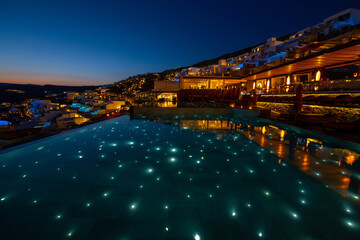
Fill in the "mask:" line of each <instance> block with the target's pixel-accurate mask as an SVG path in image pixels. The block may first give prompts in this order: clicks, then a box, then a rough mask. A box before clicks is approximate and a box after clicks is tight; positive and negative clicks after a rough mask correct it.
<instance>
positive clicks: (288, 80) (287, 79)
mask: <svg viewBox="0 0 360 240" xmlns="http://www.w3.org/2000/svg"><path fill="white" fill-rule="evenodd" d="M286 85H290V76H287V78H286Z"/></svg>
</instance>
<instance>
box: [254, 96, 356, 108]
mask: <svg viewBox="0 0 360 240" xmlns="http://www.w3.org/2000/svg"><path fill="white" fill-rule="evenodd" d="M294 100H295V96H279V95H275V96H271V95H269V96H267V95H261V96H259V99H258V101H259V102H279V103H293V102H294ZM302 101H303V103H304V104H319V105H349V106H350V105H351V106H352V105H355V106H359V105H360V96H356V97H352V96H351V95H348V94H343V95H338V96H332V95H330V94H329V95H309V96H304V97H303V99H302Z"/></svg>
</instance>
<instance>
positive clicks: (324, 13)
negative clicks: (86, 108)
mask: <svg viewBox="0 0 360 240" xmlns="http://www.w3.org/2000/svg"><path fill="white" fill-rule="evenodd" d="M349 7H353V8H360V1H358V0H342V1H339V0H337V1H334V0H320V1H313V0H311V1H309V0H303V1H300V2H299V1H289V0H287V1H275V0H274V1H269V0H266V1H264V0H259V1H240V0H237V1H228V0H221V1H213V0H209V1H196V0H193V1H187V0H184V1H178V0H166V1H157V0H152V1H150V0H131V1H122V0H98V1H93V0H71V1H68V0H61V1H58V0H45V1H38V0H31V1H29V0H0V82H13V83H34V84H64V85H90V84H91V85H93V84H97V85H98V84H105V83H112V82H114V81H119V80H121V79H124V78H126V77H128V76H131V75H136V74H139V73H145V72H161V71H163V70H166V69H170V68H177V67H182V66H188V65H192V64H194V63H197V62H199V61H203V60H207V59H210V58H214V57H217V56H219V55H222V54H225V53H229V52H234V51H237V50H240V49H242V48H245V47H248V46H252V45H255V44H257V43H260V42H263V41H265V40H266V39H267V38H269V37H272V36H282V35H285V34H287V33H291V32H295V31H298V30H301V29H303V28H306V27H308V26H311V25H315V24H317V23H319V22H321V21H322V19H323V18H326V17H328V16H331V15H333V14H335V13H337V12H340V11H342V10H344V9H347V8H349Z"/></svg>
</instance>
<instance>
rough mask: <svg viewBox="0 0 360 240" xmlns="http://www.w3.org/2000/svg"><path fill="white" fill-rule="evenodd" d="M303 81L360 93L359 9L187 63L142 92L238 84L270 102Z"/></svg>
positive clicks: (308, 88) (171, 93)
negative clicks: (208, 61) (204, 62)
mask: <svg viewBox="0 0 360 240" xmlns="http://www.w3.org/2000/svg"><path fill="white" fill-rule="evenodd" d="M300 83H302V84H303V87H304V93H312V94H321V93H322V92H331V96H330V95H329V96H330V97H334V98H335V97H338V96H339V94H344V92H347V93H348V95H349V96H350V97H352V98H354V97H358V94H356V92H357V91H358V90H360V10H358V9H351V8H350V9H347V10H344V11H342V12H339V13H337V14H335V15H333V16H330V17H328V18H325V19H324V20H323V21H322V22H321V23H319V24H316V25H314V26H311V27H308V28H305V29H302V30H300V31H298V32H296V33H294V34H291V35H288V36H285V37H282V38H281V39H280V38H279V39H277V38H275V37H271V38H269V39H267V41H266V42H265V43H262V44H260V45H257V46H256V47H253V48H252V49H251V50H250V51H248V52H245V53H243V54H241V55H239V56H234V57H231V58H227V59H220V60H219V61H218V64H214V65H209V66H205V67H201V68H198V67H189V68H184V69H182V70H181V71H180V72H177V73H176V75H175V77H174V78H173V79H172V81H155V83H154V89H153V91H151V92H148V94H144V93H142V96H147V97H148V96H149V94H150V95H151V94H152V97H153V98H154V97H155V98H157V99H161V98H164V99H166V100H167V101H171V100H172V99H174V100H175V99H176V98H178V96H177V94H179V92H181V91H182V90H185V89H193V90H210V89H215V90H229V89H232V88H240V89H243V90H246V91H247V92H249V91H251V90H256V91H260V92H261V93H263V96H264V97H263V98H262V100H263V101H266V100H267V99H268V98H265V96H267V97H270V96H280V95H281V96H287V97H290V96H291V94H292V93H295V88H296V86H297V85H298V84H300ZM279 94H280V95H279ZM286 94H288V95H286ZM359 96H360V95H359ZM269 99H270V98H269ZM214 100H216V99H214ZM259 100H261V99H259ZM355 101H357V100H356V99H354V102H355Z"/></svg>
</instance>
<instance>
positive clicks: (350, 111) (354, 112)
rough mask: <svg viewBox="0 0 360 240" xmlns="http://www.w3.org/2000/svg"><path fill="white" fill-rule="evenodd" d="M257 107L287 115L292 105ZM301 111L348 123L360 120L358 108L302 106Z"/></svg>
mask: <svg viewBox="0 0 360 240" xmlns="http://www.w3.org/2000/svg"><path fill="white" fill-rule="evenodd" d="M257 106H258V107H262V108H270V109H271V110H273V111H276V112H279V113H288V112H289V110H290V108H291V107H292V106H293V104H288V103H271V102H258V103H257ZM303 111H305V112H311V113H317V114H327V113H330V114H337V115H339V116H340V117H341V118H342V119H343V120H349V121H353V120H357V119H359V118H360V108H348V107H331V106H319V105H303Z"/></svg>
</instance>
